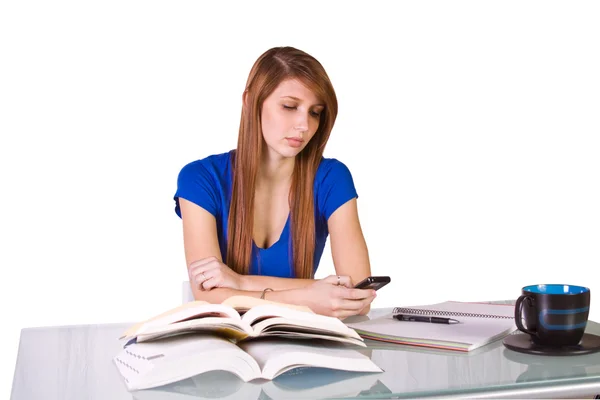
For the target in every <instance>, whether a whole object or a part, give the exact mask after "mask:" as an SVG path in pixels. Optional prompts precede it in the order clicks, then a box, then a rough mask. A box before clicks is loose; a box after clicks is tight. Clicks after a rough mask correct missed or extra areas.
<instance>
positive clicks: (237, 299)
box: [222, 296, 314, 314]
mask: <svg viewBox="0 0 600 400" xmlns="http://www.w3.org/2000/svg"><path fill="white" fill-rule="evenodd" d="M222 304H224V305H227V306H230V307H232V308H234V309H236V310H237V311H238V312H239V313H240V314H243V313H245V312H246V311H248V310H250V309H254V308H256V307H258V306H265V305H274V306H278V307H280V308H282V309H284V310H297V311H302V312H305V313H309V314H314V312H313V311H312V310H311V309H310V308H308V307H306V306H298V305H295V304H286V303H279V302H276V301H269V300H265V299H259V298H256V297H252V296H231V297H229V298H228V299H227V300H225V301H224V302H223V303H222Z"/></svg>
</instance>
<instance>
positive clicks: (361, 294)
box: [342, 289, 377, 300]
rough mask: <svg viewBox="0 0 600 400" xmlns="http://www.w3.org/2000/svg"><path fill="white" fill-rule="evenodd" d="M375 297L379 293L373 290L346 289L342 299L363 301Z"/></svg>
mask: <svg viewBox="0 0 600 400" xmlns="http://www.w3.org/2000/svg"><path fill="white" fill-rule="evenodd" d="M375 296H377V292H375V290H373V289H345V290H343V291H342V297H343V298H345V299H351V300H362V299H367V298H369V297H371V298H374V297H375Z"/></svg>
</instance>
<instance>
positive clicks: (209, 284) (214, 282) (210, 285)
mask: <svg viewBox="0 0 600 400" xmlns="http://www.w3.org/2000/svg"><path fill="white" fill-rule="evenodd" d="M218 286H219V280H218V279H217V278H216V277H214V276H211V277H209V278H208V279H207V280H205V281H204V282H202V288H203V289H204V290H210V289H214V288H216V287H218Z"/></svg>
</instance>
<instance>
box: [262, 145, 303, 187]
mask: <svg viewBox="0 0 600 400" xmlns="http://www.w3.org/2000/svg"><path fill="white" fill-rule="evenodd" d="M263 154H264V153H263ZM294 163H295V157H291V158H286V157H281V156H271V155H269V154H268V152H267V154H265V155H264V157H263V159H262V160H261V163H260V165H259V167H258V174H257V176H256V187H257V188H262V187H267V188H275V187H281V186H288V185H289V184H290V183H291V180H292V173H293V172H294Z"/></svg>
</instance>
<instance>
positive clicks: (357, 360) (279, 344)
mask: <svg viewBox="0 0 600 400" xmlns="http://www.w3.org/2000/svg"><path fill="white" fill-rule="evenodd" d="M240 347H241V348H242V349H243V350H245V351H246V352H247V353H248V354H249V355H251V356H252V358H254V359H255V360H256V362H257V363H258V366H259V367H260V368H261V370H262V377H263V378H265V379H273V378H275V377H277V376H278V375H280V374H282V373H284V372H285V371H288V370H290V369H293V368H297V367H303V366H309V367H320V368H329V369H336V370H343V371H358V372H382V371H381V369H380V368H379V367H378V366H377V365H376V364H375V363H374V362H373V361H371V359H370V358H369V357H367V356H365V355H364V354H361V353H360V352H358V351H357V350H355V349H352V348H349V347H348V346H346V345H344V344H338V343H331V342H327V341H317V340H310V341H299V340H283V339H258V340H253V341H248V342H244V343H241V344H240Z"/></svg>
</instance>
